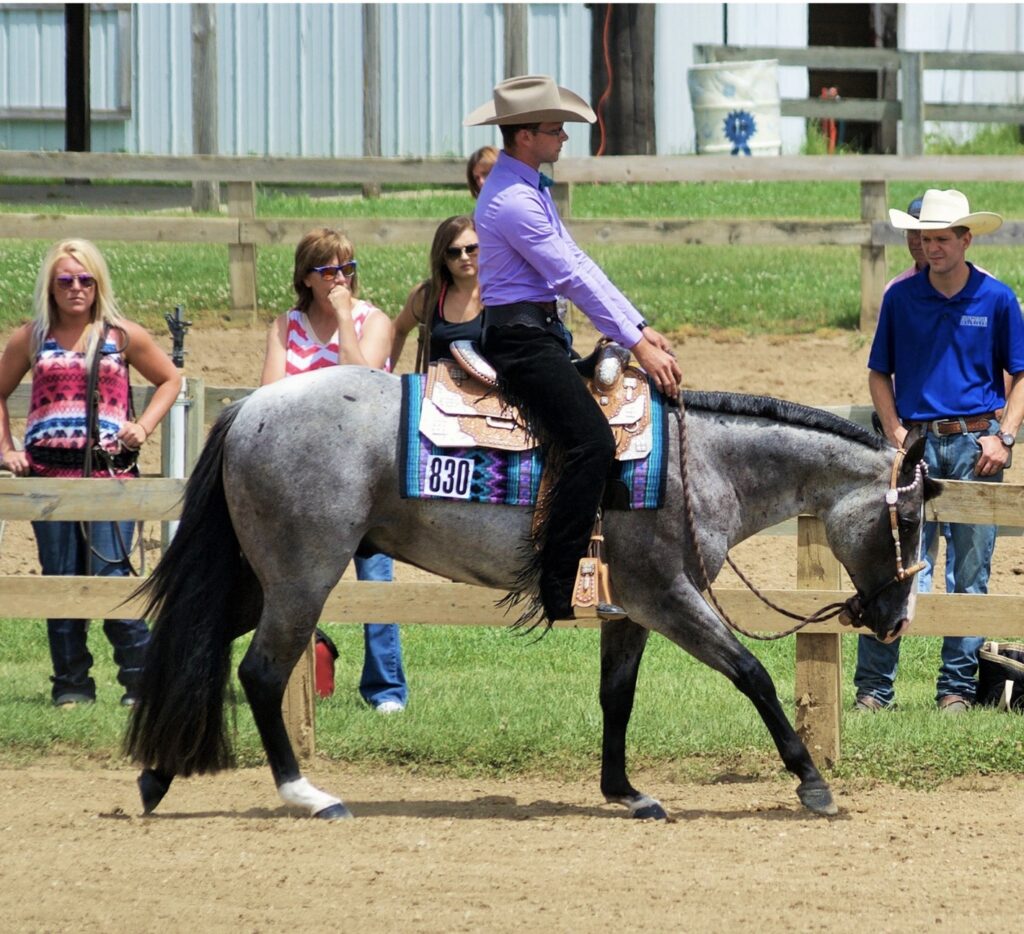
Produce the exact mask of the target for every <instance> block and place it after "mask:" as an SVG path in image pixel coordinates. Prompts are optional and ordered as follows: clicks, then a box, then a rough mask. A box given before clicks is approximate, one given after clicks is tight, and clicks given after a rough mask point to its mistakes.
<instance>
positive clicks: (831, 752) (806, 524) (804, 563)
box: [796, 516, 843, 766]
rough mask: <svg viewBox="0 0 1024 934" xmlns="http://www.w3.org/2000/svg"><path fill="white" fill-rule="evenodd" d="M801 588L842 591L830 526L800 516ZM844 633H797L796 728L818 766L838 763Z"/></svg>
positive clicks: (799, 585) (798, 564) (799, 568)
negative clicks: (830, 542)
mask: <svg viewBox="0 0 1024 934" xmlns="http://www.w3.org/2000/svg"><path fill="white" fill-rule="evenodd" d="M796 586H797V590H839V589H840V588H841V587H842V576H841V566H840V564H839V562H838V561H837V560H836V558H835V556H834V555H833V554H832V552H831V550H830V549H829V547H828V541H827V540H826V537H825V524H824V523H823V522H822V521H821V520H820V519H817V518H815V517H813V516H800V517H799V518H798V519H797V572H796ZM842 680H843V665H842V636H840V635H838V634H837V633H815V632H808V630H806V629H804V630H801V631H800V632H798V633H797V636H796V731H797V733H798V734H799V735H800V738H801V739H802V740H803V741H804V744H805V745H806V746H807V749H808V751H809V752H810V753H811V756H812V757H813V758H814V761H815V762H816V763H817V764H818V765H819V766H821V765H824V766H832V765H834V764H835V763H836V762H838V761H839V726H840V712H839V708H840V703H841V699H842Z"/></svg>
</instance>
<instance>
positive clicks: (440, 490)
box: [424, 454, 473, 499]
mask: <svg viewBox="0 0 1024 934" xmlns="http://www.w3.org/2000/svg"><path fill="white" fill-rule="evenodd" d="M424 485H425V487H426V492H427V493H429V494H430V495H431V496H445V497H449V498H450V499H469V494H470V491H471V489H472V486H473V459H472V458H471V457H446V456H445V455H443V454H431V455H430V456H429V457H428V458H427V476H426V480H425V484H424Z"/></svg>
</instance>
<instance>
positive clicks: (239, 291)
mask: <svg viewBox="0 0 1024 934" xmlns="http://www.w3.org/2000/svg"><path fill="white" fill-rule="evenodd" d="M464 170H465V166H464V163H463V162H462V160H455V159H448V160H429V161H428V160H422V159H383V158H373V159H370V158H368V159H299V158H291V159H284V158H256V157H230V156H180V157H179V156H142V155H128V154H124V153H68V152H61V153H56V152H0V180H2V179H4V178H5V177H6V178H16V179H36V180H38V179H49V180H52V179H63V178H93V179H118V180H121V181H140V180H142V181H165V182H193V181H221V182H224V183H226V185H227V194H228V197H227V211H228V214H227V216H226V217H166V216H154V215H147V216H115V215H109V214H103V215H100V214H74V215H61V214H31V213H24V214H0V240H2V239H42V240H56V239H58V238H60V237H63V236H69V235H74V236H79V237H85V238H88V239H91V240H117V241H128V242H165V243H166V242H173V243H208V244H223V245H225V246H227V250H228V279H229V283H230V294H231V307H232V315H233V316H234V317H237V318H239V319H252V318H254V316H255V315H256V310H257V307H258V283H257V280H256V251H257V249H258V248H259V247H261V246H269V245H273V244H288V245H293V244H295V243H297V242H298V240H299V238H300V237H301V236H302V234H303V233H305V232H306V231H307V230H308V229H309V228H310V227H312V226H315V225H316V224H317V223H322V219H320V220H318V221H314V220H306V219H279V218H260V217H257V216H256V183H257V182H259V183H265V184H334V185H368V184H394V183H397V184H409V185H419V184H432V185H459V186H461V185H464V184H465V178H464ZM557 175H558V184H557V185H556V186H555V194H556V197H557V199H558V200H559V204H560V210H561V212H562V215H563V217H565V218H566V220H567V222H568V226H569V227H570V228H571V230H572V233H573V235H574V236H575V237H576V239H577V240H579V241H580V242H582V243H616V244H645V245H662V246H679V245H700V244H703V245H711V246H722V247H728V246H788V247H809V246H846V247H859V248H860V254H861V259H860V271H861V273H860V305H861V307H860V326H861V329H862V330H864V331H865V332H867V331H870V330H871V329H872V328H873V325H874V322H875V320H876V318H877V316H878V309H879V307H880V306H881V300H882V291H883V289H884V287H885V283H886V281H887V280H888V277H889V276H888V270H887V266H886V252H885V251H886V247H888V246H896V245H902V244H903V239H902V236H901V235H900V234H899V233H898V232H897V231H895V230H893V229H892V227H891V226H890V225H889V221H888V208H889V199H888V195H887V184H888V183H889V182H890V181H914V182H918V183H922V184H924V183H928V182H942V183H948V182H949V180H950V179H954V180H955V181H956V182H957V183H958V184H959V183H963V182H971V181H986V182H989V181H1002V182H1024V159H1020V158H1017V157H1011V156H1006V157H1004V156H919V157H906V158H905V157H898V156H842V157H834V156H787V157H786V158H784V159H783V158H780V159H769V158H764V159H740V158H734V157H730V156H602V157H601V158H588V159H566V160H564V161H563V162H559V163H558V166H557ZM745 180H749V181H801V182H805V181H814V180H817V181H849V182H857V183H859V184H860V189H861V211H860V215H861V216H860V219H859V220H858V221H846V220H839V221H829V220H800V219H777V220H748V219H737V220H729V219H724V218H713V219H712V218H709V219H701V220H691V219H687V218H670V219H636V218H622V219H614V220H612V219H600V220H597V219H584V218H574V217H573V216H572V186H573V185H576V184H583V183H656V182H712V181H745ZM899 206H900V207H902V204H901V205H899ZM339 210H340V209H339ZM438 220H439V218H438V219H430V220H420V219H392V218H388V219H383V218H382V219H352V220H346V221H345V223H344V226H345V229H346V231H347V232H348V233H349V235H350V236H352V238H353V239H354V240H355V241H356V242H357V243H361V244H375V245H387V244H400V243H420V244H424V245H426V244H429V242H430V240H431V238H432V237H433V234H434V228H435V227H436V224H437V221H438ZM985 244H986V245H991V246H1021V245H1024V222H1021V221H1010V222H1008V223H1005V224H1004V225H1003V226H1002V228H1000V230H998V231H996V233H994V234H992V235H990V236H987V237H986V238H985Z"/></svg>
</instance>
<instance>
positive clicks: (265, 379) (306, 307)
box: [260, 227, 408, 714]
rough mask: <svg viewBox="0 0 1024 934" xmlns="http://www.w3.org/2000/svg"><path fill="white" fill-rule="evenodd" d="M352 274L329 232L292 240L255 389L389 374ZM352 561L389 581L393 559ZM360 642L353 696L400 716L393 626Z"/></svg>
mask: <svg viewBox="0 0 1024 934" xmlns="http://www.w3.org/2000/svg"><path fill="white" fill-rule="evenodd" d="M358 268H359V264H358V262H357V261H356V258H355V253H354V250H353V249H352V244H351V243H350V242H349V240H348V238H347V237H346V236H345V235H344V234H342V233H339V232H338V231H336V230H331V229H329V228H326V227H320V228H316V229H315V230H311V231H310V232H309V233H307V234H306V235H305V236H304V237H303V238H302V240H301V241H299V245H298V247H297V248H296V250H295V268H294V270H293V274H292V284H293V286H294V287H295V294H296V296H297V300H296V303H295V307H294V308H292V309H290V310H289V311H286V312H285V313H284V314H283V315H280V316H279V317H278V318H277V320H275V321H274V323H273V324H272V325H271V327H270V333H269V334H268V335H267V354H266V358H265V359H264V361H263V373H262V375H261V376H260V385H261V386H265V385H266V384H267V383H274V382H277V380H279V379H283V378H284V377H286V376H289V377H290V376H296V375H300V374H302V373H307V372H310V371H311V370H319V369H321V368H323V367H328V366H344V365H352V366H366V367H372V368H374V369H383V370H390V369H391V363H390V361H389V360H388V353H389V352H390V350H391V335H392V329H391V320H390V319H389V318H388V316H387V315H386V314H384V312H383V311H381V310H380V309H379V308H376V307H375V306H373V305H371V304H370V303H369V302H366V301H363V300H362V299H360V298H359V273H358ZM355 563H356V577H357V578H358V579H359V580H365V581H390V580H391V578H392V572H393V566H392V561H391V558H389V557H388V556H387V555H384V554H380V553H377V554H369V555H367V556H365V557H363V556H357V557H356V559H355ZM363 641H364V653H363V673H362V677H361V679H360V682H359V693H360V694H362V696H363V699H364V700H365V701H366V702H367V703H368V704H369V705H370V706H371V707H373V708H374V709H375V710H376V711H377V712H379V713H383V714H388V713H398V712H400V711H402V710H404V709H405V705H406V702H407V700H408V688H407V686H406V681H405V670H404V668H403V666H402V646H401V642H400V641H399V634H398V626H397V625H395V624H394V623H378V624H367V625H364V626H363ZM319 642H320V640H318V643H319ZM326 644H327V643H326V640H325V641H324V642H323V643H322V645H323V646H324V648H323V649H321V644H318V651H321V650H322V651H324V652H326V651H327V649H326ZM317 670H318V679H317V692H318V693H320V694H321V695H322V696H323V695H326V694H327V693H330V690H328V688H327V685H326V684H324V683H321V679H320V677H319V671H320V666H319V665H318V669H317ZM331 690H333V683H332V685H331Z"/></svg>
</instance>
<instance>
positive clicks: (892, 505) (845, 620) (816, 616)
mask: <svg viewBox="0 0 1024 934" xmlns="http://www.w3.org/2000/svg"><path fill="white" fill-rule="evenodd" d="M675 410H676V421H677V423H678V426H679V476H680V480H681V481H682V485H683V504H684V507H685V511H686V523H687V527H688V531H689V533H690V538H691V540H692V542H693V550H694V551H695V552H696V554H697V562H698V564H699V566H700V573H701V576H702V577H703V578H704V586H703V587H702V588H701V589H702V590H704V591H706V593H707V596H708V599H709V600H710V601H711V605H712V606H713V607H714V608H715V610H716V611H717V612H718V615H719V616H720V617H721V618H722V620H723V621H724V622H725V623H726V624H728V625H729V626H730V627H731V628H732V629H735V630H736V631H737V632H739V633H742V634H743V635H745V636H747V637H748V638H750V639H756V640H758V641H761V642H772V641H774V640H776V639H784V638H785V637H786V636H791V635H792V634H793V633H795V632H799V630H801V629H803V628H804V627H805V626H808V625H810V624H811V623H822V622H825V621H827V620H830V619H833V618H835V617H839V622H840V623H841V624H842V625H844V626H864V625H865V624H864V622H863V619H864V613H865V610H866V609H867V607H869V606H870V605H871V604H872V603H874V601H875V600H877V599H878V597H879V596H880V595H881V594H882V593H883V592H884V591H886V590H888V589H889V588H890V587H892V586H893V585H895V584H900V583H903V582H904V581H906V580H908V579H910V578H911V577H913V576H914V575H915V574H917V573H918V572H919V571H921V570H923V569H924V568H925V567H926V564H925V562H924V561H918V562H917V563H916V564H913V565H911V566H910V567H909V568H905V567H904V566H903V548H902V545H901V543H900V532H899V517H898V514H897V506H898V504H899V499H900V495H901V494H903V493H909V492H911V491H913V490H914V489H916V488H917V486H918V484H920V483H921V482H922V481H923V478H924V476H925V475H926V474H927V473H928V465H927V464H926V463H925V462H924V461H921V462H920V463H918V465H917V467H916V468H915V470H914V480H913V482H911V483H909V484H907V485H906V486H899V485H898V484H897V481H898V479H899V475H900V468H901V467H902V465H903V461H904V459H905V458H906V456H907V452H906V451H905V450H904V449H903V448H902V447H901V448H898V449H897V451H896V457H895V458H894V460H893V464H892V472H891V474H890V476H889V489H888V490H886V492H885V503H886V506H887V508H888V511H889V528H890V530H891V532H892V540H893V545H894V547H895V551H896V573H895V574H894V575H893V576H892V577H891V578H889V579H888V580H887V581H885V582H884V583H882V584H881V585H880V586H878V587H876V588H875V590H874V591H872V593H870V594H868V595H867V596H864V595H863V594H862V593H861V591H860V589H859V588H858V589H857V592H856V593H855V594H854V595H853V596H852V597H849V598H848V599H846V600H844V601H842V602H840V603H829V604H827V605H825V606H823V607H821V608H819V609H818V610H815V611H814V612H813V613H811V614H810V615H808V616H801V615H800V614H799V613H794V612H792V611H791V610H787V609H785V608H784V607H781V606H779V605H778V604H776V603H773V602H772V601H771V600H769V599H768V598H767V597H766V596H765V595H764V594H763V593H761V591H759V590H758V589H757V587H755V586H754V584H752V583H751V582H750V580H749V579H748V578H747V577H746V575H745V574H744V573H743V572H742V571H741V570H740V569H739V568H738V567H737V566H736V564H735V562H733V560H732V558H731V557H729V555H726V556H725V560H726V562H727V563H728V565H729V567H730V568H732V570H733V571H734V572H735V574H736V576H737V577H739V579H740V580H741V581H743V583H744V584H745V585H746V587H747V588H748V589H749V590H750V592H751V593H752V594H754V596H756V597H757V598H758V599H759V600H760V601H761V602H762V603H764V604H765V606H768V607H770V608H771V609H773V610H775V612H776V613H779V614H781V615H782V616H785V617H787V618H789V619H795V620H797V623H796V625H795V626H791V627H790V628H789V629H787V630H785V631H784V632H778V633H771V634H770V635H768V634H764V633H756V632H751V631H750V630H747V629H744V628H743V627H742V626H740V625H739V623H737V622H736V621H735V620H733V619H732V618H731V617H730V616H729V614H728V613H726V612H725V609H724V608H723V607H722V605H721V604H720V603H719V602H718V598H717V597H716V596H715V592H714V590H713V589H712V587H711V577H710V575H709V574H708V571H707V567H706V566H705V564H704V555H703V553H702V552H701V549H700V542H699V540H698V538H697V521H696V518H695V516H694V512H693V498H692V496H691V493H690V483H689V477H688V475H687V471H686V464H687V460H688V451H689V439H688V437H687V434H686V412H685V407H684V404H683V391H682V390H680V391H679V396H678V399H677V400H676V405H675Z"/></svg>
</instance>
